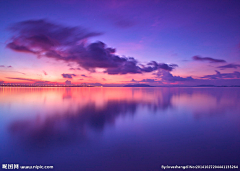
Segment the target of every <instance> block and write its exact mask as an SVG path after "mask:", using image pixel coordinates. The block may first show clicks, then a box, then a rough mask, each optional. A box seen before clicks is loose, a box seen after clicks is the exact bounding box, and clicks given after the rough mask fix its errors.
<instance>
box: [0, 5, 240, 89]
mask: <svg viewBox="0 0 240 171" xmlns="http://www.w3.org/2000/svg"><path fill="white" fill-rule="evenodd" d="M239 9H240V1H239V0H194V1H192V0H171V1H169V0H122V1H117V0H104V1H101V0H98V1H97V0H82V1H81V0H79V1H77V0H35V1H32V0H10V1H4V0H1V1H0V23H1V24H0V84H5V83H16V84H69V83H70V82H71V84H82V83H86V84H92V85H103V86H122V85H126V84H149V85H154V86H164V85H166V86H169V85H187V86H194V85H217V86H219V85H227V86H231V85H240V22H239V21H240V10H239Z"/></svg>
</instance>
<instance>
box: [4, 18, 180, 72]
mask: <svg viewBox="0 0 240 171" xmlns="http://www.w3.org/2000/svg"><path fill="white" fill-rule="evenodd" d="M10 30H11V31H12V32H13V37H12V39H11V42H10V43H9V44H8V45H7V47H8V48H10V49H12V50H14V51H21V52H29V53H33V54H35V55H37V56H45V57H47V58H52V59H55V60H62V61H65V62H75V63H77V64H78V65H79V66H80V67H82V68H84V69H86V70H88V71H91V72H94V71H95V69H96V68H103V69H105V71H104V73H107V74H110V75H114V74H138V73H139V74H140V73H143V72H152V71H155V70H158V69H163V70H167V71H172V69H174V68H175V67H176V66H177V65H176V64H171V65H168V64H164V63H157V62H155V61H152V62H150V63H148V64H147V65H143V64H141V63H139V62H138V61H137V60H136V59H135V58H133V57H120V56H118V55H116V54H115V52H116V49H114V48H110V47H107V46H106V44H104V43H103V42H101V41H98V42H94V43H90V44H87V43H86V39H88V38H91V37H94V36H98V35H100V33H98V32H90V31H88V30H86V29H83V28H81V27H67V26H63V25H60V24H55V23H52V22H49V21H47V20H28V21H23V22H19V23H16V24H14V25H13V26H12V27H10ZM72 70H73V69H72Z"/></svg>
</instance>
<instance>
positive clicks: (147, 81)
mask: <svg viewBox="0 0 240 171" xmlns="http://www.w3.org/2000/svg"><path fill="white" fill-rule="evenodd" d="M139 82H145V83H156V82H157V83H162V82H161V81H158V80H156V79H142V80H141V81H139Z"/></svg>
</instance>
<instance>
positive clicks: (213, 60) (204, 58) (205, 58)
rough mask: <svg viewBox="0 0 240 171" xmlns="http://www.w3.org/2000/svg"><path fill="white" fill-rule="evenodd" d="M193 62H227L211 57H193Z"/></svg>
mask: <svg viewBox="0 0 240 171" xmlns="http://www.w3.org/2000/svg"><path fill="white" fill-rule="evenodd" d="M192 58H193V60H195V61H207V62H211V63H225V62H226V61H225V60H223V59H215V58H210V57H201V56H193V57H192Z"/></svg>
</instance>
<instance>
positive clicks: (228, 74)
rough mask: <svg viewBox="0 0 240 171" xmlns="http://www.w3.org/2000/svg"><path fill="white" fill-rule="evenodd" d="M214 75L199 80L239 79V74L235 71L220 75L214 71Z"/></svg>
mask: <svg viewBox="0 0 240 171" xmlns="http://www.w3.org/2000/svg"><path fill="white" fill-rule="evenodd" d="M215 72H216V74H213V75H205V76H203V77H201V78H207V79H211V80H213V79H224V78H240V72H238V71H235V72H233V73H220V72H219V71H217V70H216V71H215Z"/></svg>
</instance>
